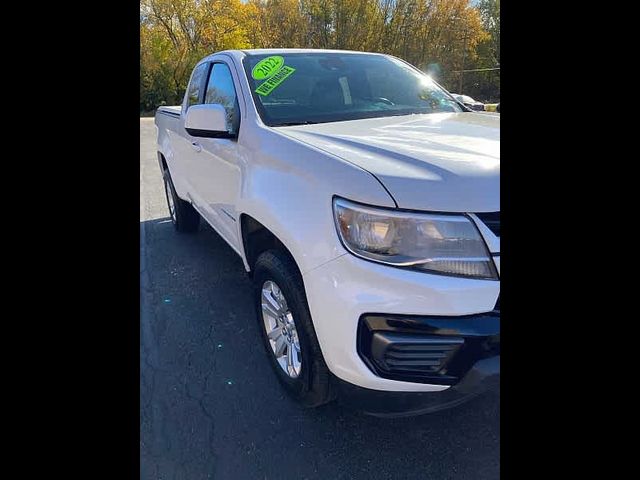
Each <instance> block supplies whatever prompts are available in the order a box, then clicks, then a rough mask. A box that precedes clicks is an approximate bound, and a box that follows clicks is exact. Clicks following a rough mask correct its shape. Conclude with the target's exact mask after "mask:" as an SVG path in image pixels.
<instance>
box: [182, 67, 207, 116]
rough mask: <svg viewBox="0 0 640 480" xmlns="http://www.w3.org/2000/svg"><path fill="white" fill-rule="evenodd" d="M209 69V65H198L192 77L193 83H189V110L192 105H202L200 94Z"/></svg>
mask: <svg viewBox="0 0 640 480" xmlns="http://www.w3.org/2000/svg"><path fill="white" fill-rule="evenodd" d="M208 68H209V64H208V63H202V64H200V65H198V66H197V67H196V68H195V70H194V71H193V75H192V76H191V82H190V83H189V91H188V92H189V93H188V95H187V109H188V108H189V107H190V106H191V105H197V104H198V103H202V100H201V99H200V98H201V97H200V92H201V90H202V83H203V80H204V76H205V75H206V73H207V69H208Z"/></svg>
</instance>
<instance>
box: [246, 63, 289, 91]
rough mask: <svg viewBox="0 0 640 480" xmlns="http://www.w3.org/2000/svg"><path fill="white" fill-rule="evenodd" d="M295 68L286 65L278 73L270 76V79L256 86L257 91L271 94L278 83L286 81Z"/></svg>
mask: <svg viewBox="0 0 640 480" xmlns="http://www.w3.org/2000/svg"><path fill="white" fill-rule="evenodd" d="M295 71H296V69H295V68H291V67H287V66H286V65H285V66H284V67H282V68H281V69H280V70H278V72H277V73H275V74H274V75H272V76H271V77H269V79H268V80H266V81H265V82H262V84H261V85H260V86H259V87H258V88H256V93H257V94H259V95H263V96H266V95H269V94H270V93H271V92H272V91H273V90H274V89H275V88H276V87H277V86H278V85H280V84H281V83H282V82H284V81H285V80H286V79H287V77H288V76H289V75H291V74H292V73H293V72H295Z"/></svg>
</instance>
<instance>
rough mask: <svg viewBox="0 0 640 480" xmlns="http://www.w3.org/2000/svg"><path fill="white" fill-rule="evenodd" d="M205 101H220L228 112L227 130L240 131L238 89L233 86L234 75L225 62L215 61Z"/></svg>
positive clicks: (231, 131)
mask: <svg viewBox="0 0 640 480" xmlns="http://www.w3.org/2000/svg"><path fill="white" fill-rule="evenodd" d="M204 103H219V104H220V105H222V106H223V107H224V109H225V111H226V112H227V130H228V131H229V132H230V133H238V127H239V125H240V114H239V109H238V99H237V96H236V89H235V87H234V86H233V77H232V76H231V72H230V71H229V67H228V66H227V65H225V64H224V63H214V64H213V69H212V70H211V74H210V75H209V82H208V84H207V91H206V93H205V98H204Z"/></svg>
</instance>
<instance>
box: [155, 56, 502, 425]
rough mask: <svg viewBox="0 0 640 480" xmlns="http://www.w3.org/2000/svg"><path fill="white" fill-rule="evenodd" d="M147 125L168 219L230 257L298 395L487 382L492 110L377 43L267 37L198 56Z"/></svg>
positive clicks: (443, 389)
mask: <svg viewBox="0 0 640 480" xmlns="http://www.w3.org/2000/svg"><path fill="white" fill-rule="evenodd" d="M155 122H156V125H157V129H158V144H157V145H158V161H159V165H160V168H161V169H162V172H163V175H164V181H165V187H166V194H167V202H168V208H169V212H170V214H171V219H172V221H173V223H174V225H175V227H176V229H177V230H178V231H179V232H194V231H196V230H197V228H198V224H199V222H200V219H204V221H205V222H207V223H208V224H209V225H211V226H212V227H213V228H214V229H215V230H216V231H217V232H218V233H219V234H220V236H221V237H222V238H223V239H224V240H225V241H226V242H227V243H228V244H229V245H230V246H231V248H232V249H233V250H234V251H235V252H236V253H237V254H238V255H239V256H240V258H241V259H242V261H243V263H244V267H245V269H246V271H247V272H248V273H249V275H251V277H252V278H253V282H254V283H255V298H254V301H255V304H256V309H257V316H258V321H259V325H260V330H261V332H262V337H263V343H264V347H265V349H266V351H267V354H268V359H269V361H270V362H271V364H272V365H273V367H274V371H275V372H276V375H277V376H278V378H279V379H280V381H281V382H282V384H283V385H284V387H285V388H286V390H287V391H288V392H289V393H291V394H292V395H293V396H294V397H295V398H297V399H298V400H299V401H300V402H302V403H303V404H305V405H308V406H317V405H321V404H324V403H327V402H329V401H331V400H333V399H335V398H336V397H340V398H341V399H343V400H344V401H345V402H350V403H351V404H353V405H355V406H357V407H358V408H360V409H362V410H364V411H365V412H368V413H372V414H376V415H406V414H417V413H424V412H429V411H434V410H437V409H440V408H444V407H449V406H453V405H456V404H458V403H461V402H462V401H464V400H467V399H469V398H471V397H473V396H474V395H476V394H478V393H479V392H481V391H483V390H484V389H485V388H486V387H487V386H488V385H493V384H495V383H497V381H498V379H499V371H500V300H499V298H500V118H499V116H493V115H479V114H477V113H474V112H470V111H468V110H467V109H465V107H463V106H461V105H459V104H458V103H456V102H454V101H452V99H451V97H450V96H449V94H448V93H447V92H446V91H445V90H444V89H443V88H442V87H440V86H439V85H438V84H436V83H435V82H434V81H433V80H431V79H430V78H429V77H427V76H425V75H424V74H423V73H421V72H420V71H419V70H418V69H416V68H415V67H413V66H412V65H409V64H408V63H406V62H404V61H402V60H399V59H397V58H394V57H391V56H388V55H382V54H368V53H362V52H346V51H330V50H302V49H301V50H297V49H278V50H242V51H241V50H230V51H224V52H219V53H216V54H213V55H211V56H208V57H206V58H204V59H203V60H201V61H200V62H199V63H198V64H197V65H196V67H195V69H194V71H193V73H192V75H191V79H190V82H189V86H188V89H187V92H186V94H185V97H184V101H183V103H182V105H179V106H175V107H161V108H159V109H158V111H157V114H156V120H155ZM203 281H207V279H203ZM241 321H242V319H239V320H238V322H239V324H238V330H239V331H241V329H242V325H241V324H240V322H241ZM245 331H246V330H245Z"/></svg>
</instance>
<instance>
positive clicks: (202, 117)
mask: <svg viewBox="0 0 640 480" xmlns="http://www.w3.org/2000/svg"><path fill="white" fill-rule="evenodd" d="M184 128H185V130H186V131H187V133H188V134H189V135H191V136H192V137H206V138H235V137H236V135H235V134H234V133H231V132H229V130H228V128H227V111H226V110H225V108H224V107H223V106H222V105H220V104H219V103H206V104H201V105H192V106H191V107H189V110H187V116H186V118H185V119H184Z"/></svg>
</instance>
